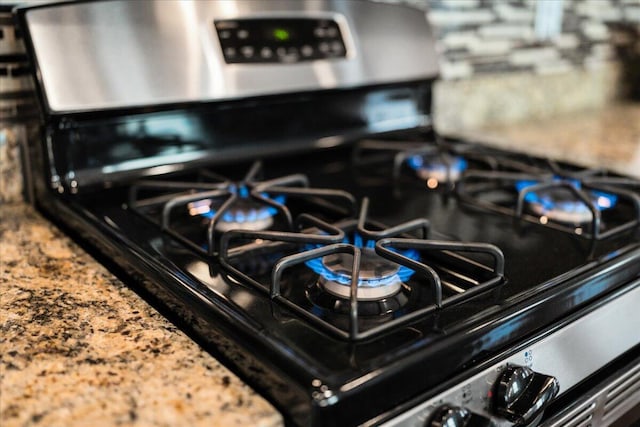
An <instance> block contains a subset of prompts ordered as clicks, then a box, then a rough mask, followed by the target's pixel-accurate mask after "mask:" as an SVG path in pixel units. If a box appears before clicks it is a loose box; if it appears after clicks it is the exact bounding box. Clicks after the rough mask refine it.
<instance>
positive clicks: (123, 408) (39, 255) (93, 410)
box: [0, 202, 283, 427]
mask: <svg viewBox="0 0 640 427" xmlns="http://www.w3.org/2000/svg"><path fill="white" fill-rule="evenodd" d="M0 242H1V243H0V266H1V267H0V268H1V270H2V279H1V286H2V289H1V290H0V331H1V332H0V355H1V357H2V360H1V363H0V425H2V426H3V427H10V426H29V425H43V426H65V427H71V426H80V425H81V426H88V425H90V426H101V425H108V426H111V425H144V426H175V425H189V426H208V427H212V426H234V425H237V426H276V425H282V423H283V422H282V419H281V416H280V414H279V413H278V412H277V411H276V410H275V409H274V408H273V407H272V406H271V405H270V404H269V403H268V402H266V401H265V400H264V399H263V398H262V397H260V396H259V395H257V394H256V393H255V392H254V391H253V390H251V389H250V388H249V387H248V386H246V385H245V384H243V383H242V381H240V380H239V379H238V377H236V376H235V375H234V374H233V373H231V372H230V371H229V370H228V369H227V368H225V367H224V366H222V365H221V364H220V363H219V362H218V361H217V360H216V359H214V358H213V357H212V356H210V355H209V354H208V353H206V352H204V351H203V350H202V349H201V348H200V347H198V345H197V344H195V343H194V342H193V341H191V340H190V339H189V338H188V337H187V336H186V335H184V334H183V333H182V332H181V331H179V330H177V329H176V327H174V326H173V325H172V324H171V323H169V321H167V320H166V319H164V318H163V317H162V316H161V315H160V314H158V313H157V312H156V311H155V310H154V309H153V308H151V307H150V306H149V305H148V304H147V303H146V302H144V301H143V300H142V299H140V297H138V296H137V295H136V294H135V293H133V292H132V291H131V290H129V289H128V288H127V287H125V286H124V285H123V284H122V283H121V282H120V281H119V280H118V279H116V278H115V277H114V276H113V275H112V274H111V273H109V272H108V271H107V270H106V269H105V268H104V267H102V266H101V265H100V264H98V263H97V262H96V261H95V260H94V259H92V258H91V257H90V256H89V255H88V254H86V253H85V252H84V251H83V250H82V249H80V248H79V247H78V246H77V245H76V244H75V243H73V242H71V241H70V240H69V238H68V237H66V236H64V235H63V234H62V232H61V231H59V230H58V229H57V228H56V227H54V226H53V225H52V224H50V223H49V222H48V221H46V220H45V219H44V218H42V217H41V216H40V214H39V213H37V212H36V211H35V209H34V208H32V207H31V206H29V205H27V204H24V203H20V202H18V203H9V204H0Z"/></svg>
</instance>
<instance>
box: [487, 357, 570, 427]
mask: <svg viewBox="0 0 640 427" xmlns="http://www.w3.org/2000/svg"><path fill="white" fill-rule="evenodd" d="M559 390H560V385H559V383H558V380H557V379H556V378H554V377H552V376H548V375H543V374H539V373H537V372H534V371H532V370H531V369H529V368H527V367H526V366H515V365H510V366H507V368H506V369H505V370H504V371H503V372H502V374H501V375H500V378H499V379H498V382H497V383H496V385H495V390H494V400H493V410H494V412H495V413H496V414H498V415H500V416H502V417H504V418H506V419H507V420H509V421H511V422H512V423H514V424H515V425H517V426H535V425H537V424H538V422H539V421H540V418H541V417H542V414H543V412H544V410H545V409H546V407H547V406H548V405H549V403H551V401H552V400H553V398H554V397H555V396H556V395H557V394H558V391H559Z"/></svg>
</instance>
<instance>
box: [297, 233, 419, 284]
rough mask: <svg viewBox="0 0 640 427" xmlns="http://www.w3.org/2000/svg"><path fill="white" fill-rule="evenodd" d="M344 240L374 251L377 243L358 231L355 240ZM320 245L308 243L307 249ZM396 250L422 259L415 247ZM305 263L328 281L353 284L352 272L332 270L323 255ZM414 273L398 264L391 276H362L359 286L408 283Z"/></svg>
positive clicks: (415, 259) (346, 238) (416, 258)
mask: <svg viewBox="0 0 640 427" xmlns="http://www.w3.org/2000/svg"><path fill="white" fill-rule="evenodd" d="M342 242H343V243H351V244H353V245H354V246H355V247H357V248H362V249H365V250H369V251H373V250H374V247H375V245H376V241H375V240H364V239H363V238H362V236H360V235H359V234H357V233H354V235H353V242H351V241H350V240H349V237H345V238H344V239H343V241H342ZM319 247H321V245H306V246H305V249H306V250H310V249H314V248H319ZM392 250H394V249H392ZM394 251H395V250H394ZM395 252H398V253H399V254H401V255H404V256H405V257H407V258H409V259H412V260H414V261H418V260H419V259H420V254H419V253H418V251H416V250H415V249H407V250H404V251H395ZM305 264H306V265H307V267H309V268H310V269H311V270H313V271H314V272H316V273H317V274H319V275H321V276H323V277H324V278H325V279H326V280H328V281H332V282H336V283H340V284H342V285H346V286H350V285H351V275H350V274H344V273H336V272H335V271H332V270H330V269H329V268H327V267H326V266H325V265H324V263H323V262H322V257H318V258H314V259H311V260H309V261H305ZM413 273H415V271H414V270H412V269H410V268H409V267H405V266H404V265H400V264H398V270H397V271H396V272H395V273H394V274H391V275H389V276H384V277H375V278H360V279H359V280H358V286H362V287H369V288H375V287H379V286H386V285H390V284H394V283H397V282H398V281H400V282H402V283H406V282H407V281H408V280H409V278H410V277H411V276H412V275H413Z"/></svg>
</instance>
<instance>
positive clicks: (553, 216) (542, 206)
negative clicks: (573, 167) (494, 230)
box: [515, 177, 618, 224]
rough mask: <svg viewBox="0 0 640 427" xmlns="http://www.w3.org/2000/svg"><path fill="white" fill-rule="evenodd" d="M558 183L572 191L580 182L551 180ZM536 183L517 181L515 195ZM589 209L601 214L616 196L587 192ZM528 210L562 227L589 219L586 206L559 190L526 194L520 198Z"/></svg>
mask: <svg viewBox="0 0 640 427" xmlns="http://www.w3.org/2000/svg"><path fill="white" fill-rule="evenodd" d="M554 181H556V182H558V183H569V184H571V185H572V186H573V187H575V188H576V189H578V190H579V189H581V187H582V185H581V184H580V181H578V180H573V179H564V178H560V177H556V178H554ZM539 183H540V182H538V181H528V180H523V181H518V182H516V184H515V186H516V189H517V190H518V192H520V191H523V190H525V189H526V188H527V187H530V186H532V185H536V184H539ZM586 194H587V195H588V196H589V198H590V200H591V203H592V204H593V206H594V207H595V208H596V209H597V210H599V211H603V210H606V209H610V208H612V207H614V206H615V204H616V202H617V199H618V198H617V196H616V195H614V194H609V193H605V192H602V191H596V190H588V191H587V193H586ZM524 200H525V202H527V206H528V208H529V209H530V210H531V211H532V212H533V213H535V214H537V215H539V216H540V217H545V218H547V219H549V220H553V221H556V222H561V223H564V224H585V223H588V222H590V221H591V220H592V215H591V211H590V210H589V207H588V206H587V205H586V204H585V203H584V202H583V201H582V200H580V199H578V198H577V197H576V196H575V195H574V194H572V193H570V192H568V191H567V189H566V188H562V187H551V188H547V189H544V190H540V191H534V192H530V193H527V194H526V195H525V197H524Z"/></svg>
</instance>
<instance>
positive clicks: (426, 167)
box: [406, 154, 468, 189]
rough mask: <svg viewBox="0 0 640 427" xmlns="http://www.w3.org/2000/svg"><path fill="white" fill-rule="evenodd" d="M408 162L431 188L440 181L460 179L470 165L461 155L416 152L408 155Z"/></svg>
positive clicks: (450, 181)
mask: <svg viewBox="0 0 640 427" xmlns="http://www.w3.org/2000/svg"><path fill="white" fill-rule="evenodd" d="M406 162H407V165H409V167H410V168H411V169H413V170H414V171H415V172H416V175H418V177H420V178H422V179H424V180H426V181H427V186H428V187H429V188H431V189H433V188H436V187H437V186H438V184H439V183H452V182H456V181H458V180H459V179H460V175H461V174H462V172H464V171H465V170H466V169H467V167H468V163H467V160H466V159H464V158H463V157H461V156H445V155H433V154H431V155H427V154H414V155H411V156H410V157H407V160H406Z"/></svg>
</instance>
